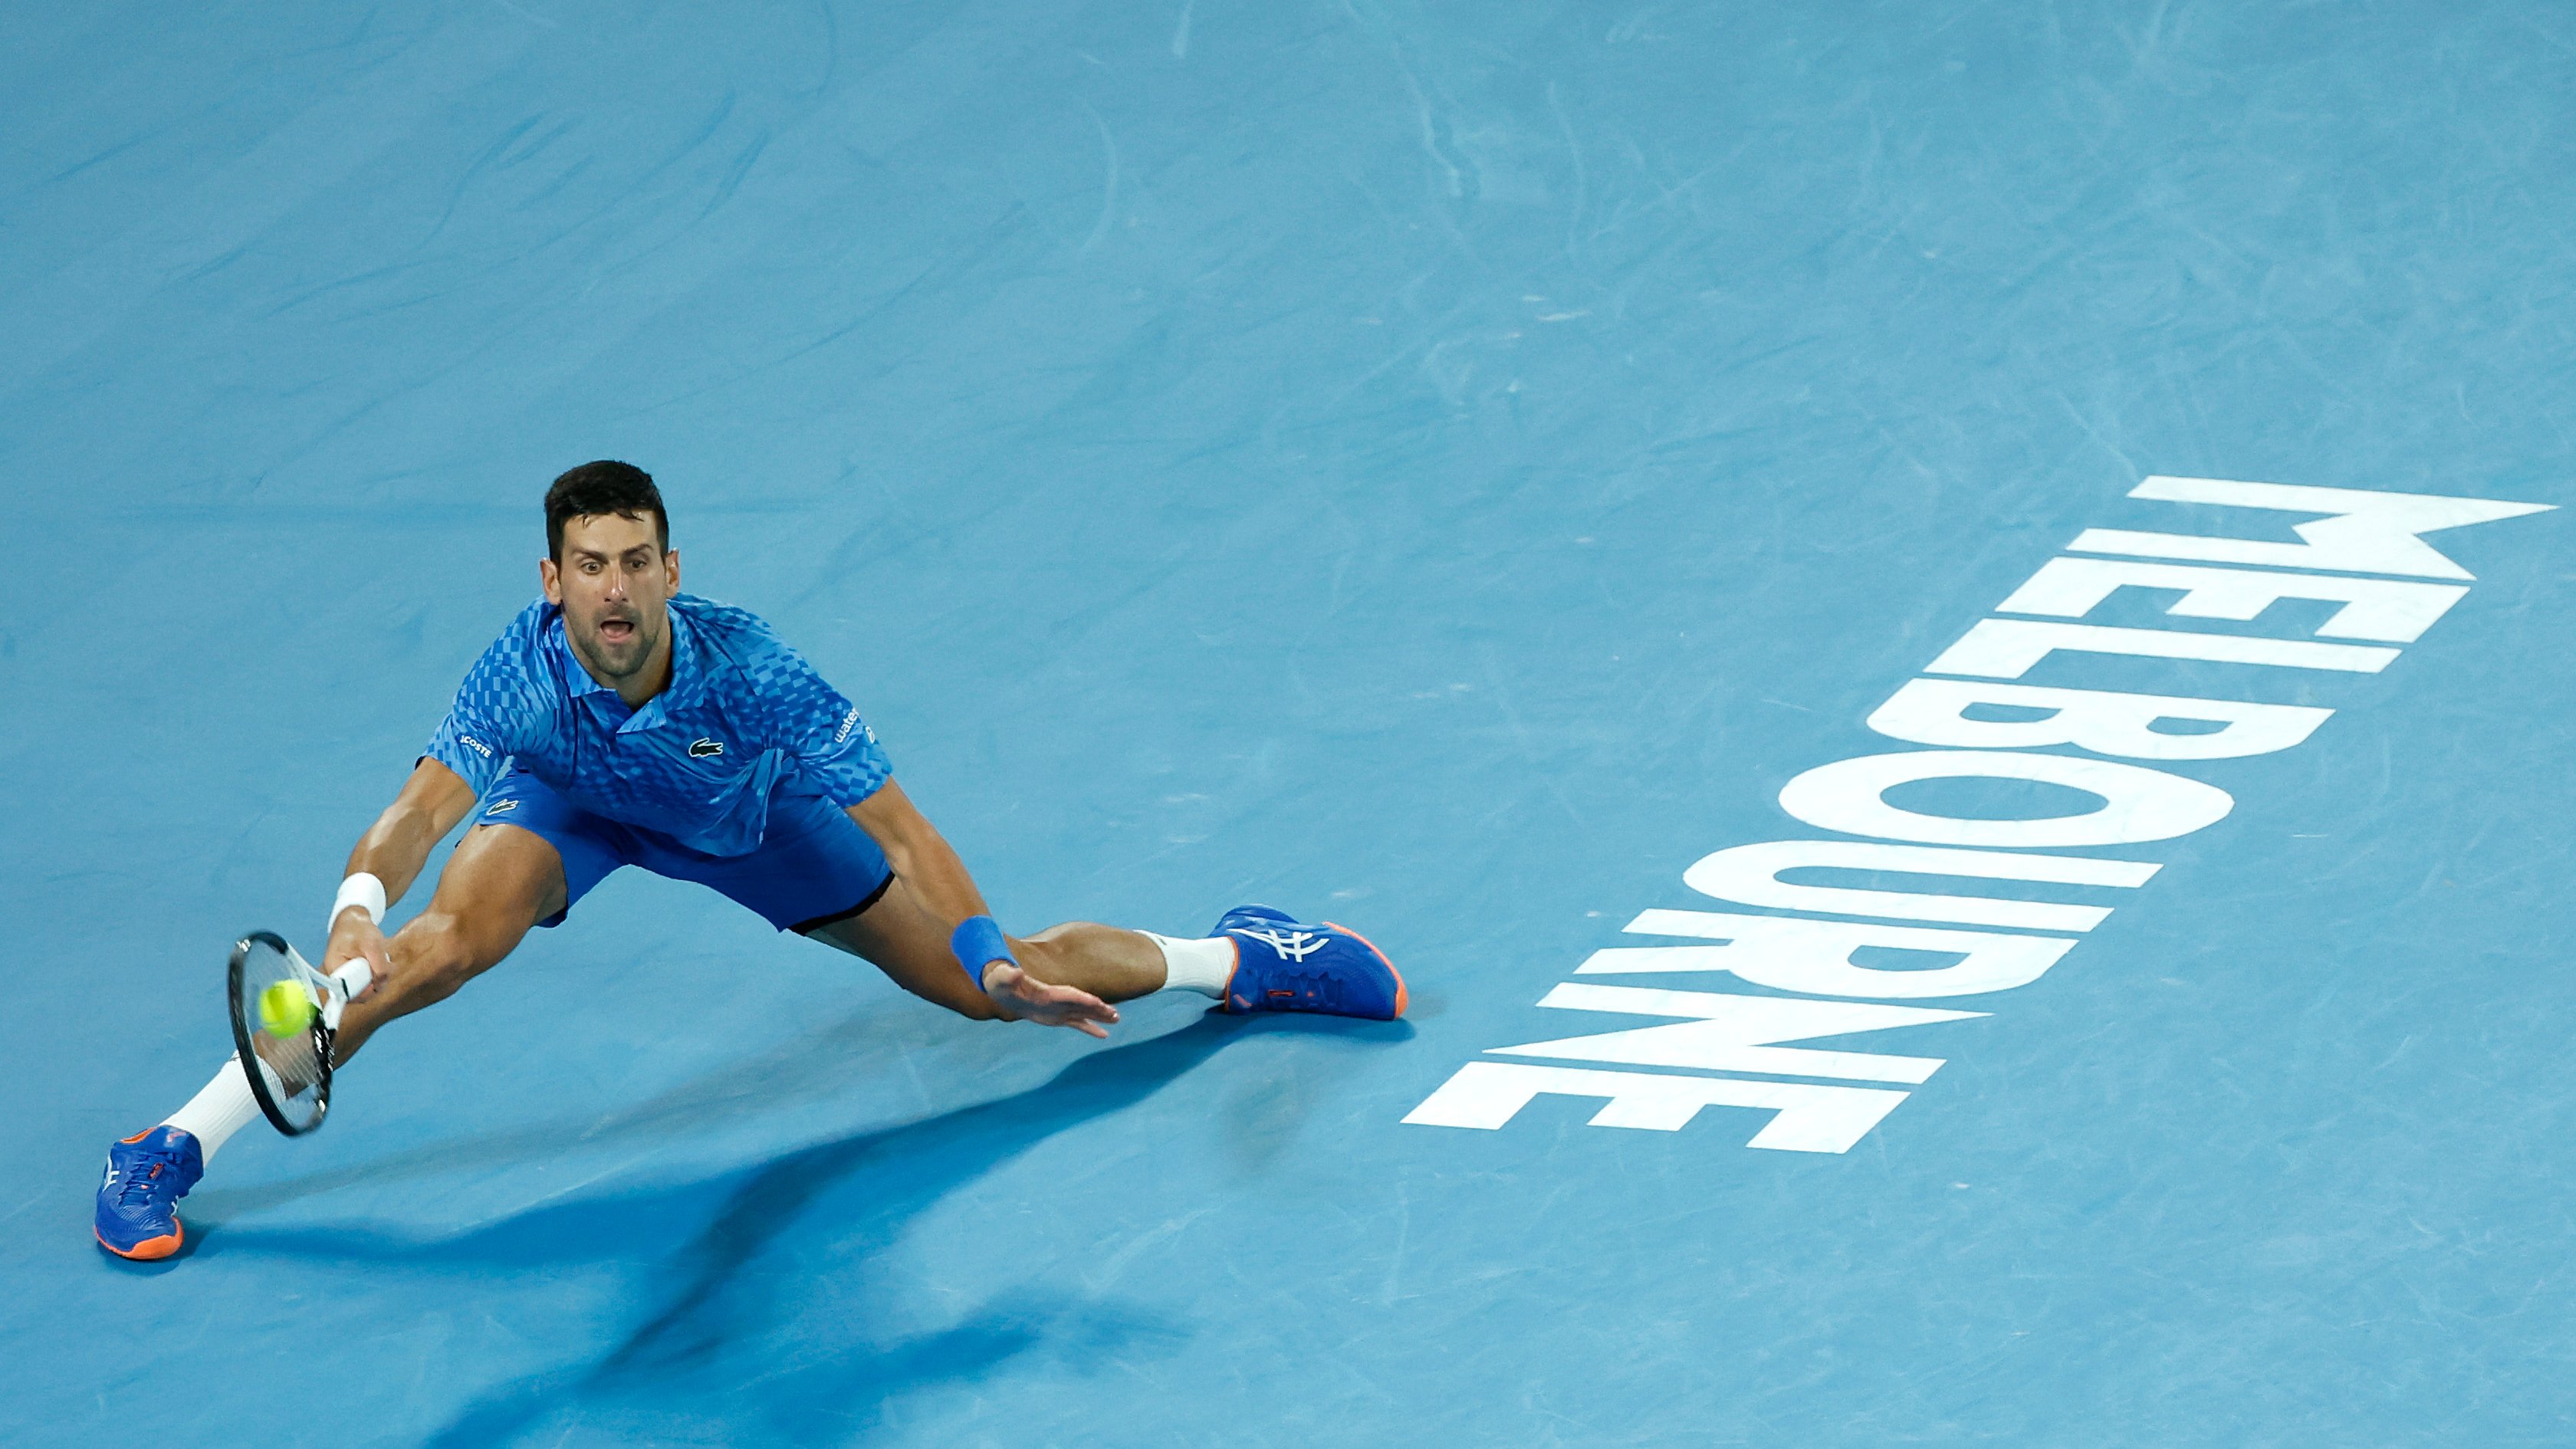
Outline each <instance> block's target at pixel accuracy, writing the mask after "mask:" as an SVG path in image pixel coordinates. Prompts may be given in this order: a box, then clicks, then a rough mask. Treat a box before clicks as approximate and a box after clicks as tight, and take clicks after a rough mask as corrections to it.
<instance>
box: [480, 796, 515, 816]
mask: <svg viewBox="0 0 2576 1449" xmlns="http://www.w3.org/2000/svg"><path fill="white" fill-rule="evenodd" d="M518 808H519V802H518V801H516V800H495V801H493V802H492V803H491V804H490V805H487V806H485V807H484V809H483V818H484V819H486V820H489V819H491V818H492V817H493V816H495V815H507V814H509V813H510V812H511V811H513V810H516V809H518Z"/></svg>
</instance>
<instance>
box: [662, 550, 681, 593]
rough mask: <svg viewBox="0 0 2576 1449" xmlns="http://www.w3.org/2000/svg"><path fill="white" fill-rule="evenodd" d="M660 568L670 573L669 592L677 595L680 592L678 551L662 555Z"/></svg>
mask: <svg viewBox="0 0 2576 1449" xmlns="http://www.w3.org/2000/svg"><path fill="white" fill-rule="evenodd" d="M662 567H663V568H664V569H666V570H668V571H669V572H670V575H671V592H672V593H675V594H676V593H678V592H679V591H680V551H679V550H678V549H676V548H675V549H672V550H670V551H669V552H667V553H665V554H663V555H662Z"/></svg>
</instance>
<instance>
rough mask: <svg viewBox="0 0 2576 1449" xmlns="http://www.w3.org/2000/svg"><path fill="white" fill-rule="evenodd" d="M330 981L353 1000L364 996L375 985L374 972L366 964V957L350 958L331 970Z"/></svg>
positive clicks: (372, 968)
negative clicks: (335, 982) (336, 983)
mask: <svg viewBox="0 0 2576 1449" xmlns="http://www.w3.org/2000/svg"><path fill="white" fill-rule="evenodd" d="M331 979H332V980H334V981H337V982H339V983H340V989H341V990H343V991H345V992H347V993H348V994H349V995H350V996H351V997H353V998H354V997H359V996H364V995H366V994H367V988H368V987H370V986H373V985H374V984H375V983H376V970H375V968H374V967H372V966H369V965H368V964H367V958H366V957H364V956H352V957H350V958H349V959H348V960H346V961H343V962H341V963H340V964H339V965H338V966H337V967H335V968H333V969H332V972H331Z"/></svg>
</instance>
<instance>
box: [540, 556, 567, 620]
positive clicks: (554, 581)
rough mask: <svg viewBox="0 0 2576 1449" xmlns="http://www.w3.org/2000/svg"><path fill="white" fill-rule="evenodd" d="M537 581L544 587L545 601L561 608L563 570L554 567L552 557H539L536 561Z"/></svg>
mask: <svg viewBox="0 0 2576 1449" xmlns="http://www.w3.org/2000/svg"><path fill="white" fill-rule="evenodd" d="M537 582H538V583H539V584H540V585H542V586H543V587H544V588H545V591H546V602H547V603H549V604H552V605H554V606H555V607H556V608H558V609H560V608H562V607H563V571H562V570H561V569H558V568H556V567H555V561H554V560H553V559H550V558H548V559H539V560H538V561H537Z"/></svg>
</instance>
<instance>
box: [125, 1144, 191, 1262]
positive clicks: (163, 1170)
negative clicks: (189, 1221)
mask: <svg viewBox="0 0 2576 1449" xmlns="http://www.w3.org/2000/svg"><path fill="white" fill-rule="evenodd" d="M205 1175H206V1159H205V1155H204V1154H203V1153H201V1152H199V1151H198V1150H197V1139H196V1137H195V1136H194V1135H192V1134H190V1133H186V1132H182V1131H180V1130H179V1129H178V1128H176V1127H173V1126H171V1125H169V1124H168V1123H166V1122H165V1123H163V1124H162V1125H160V1126H158V1127H155V1128H153V1129H151V1130H150V1131H148V1132H137V1133H135V1134H134V1135H133V1136H131V1137H128V1138H126V1139H125V1140H124V1141H122V1142H117V1143H114V1144H111V1145H110V1146H109V1147H108V1149H107V1180H106V1181H105V1182H102V1183H100V1184H99V1185H98V1245H99V1246H100V1247H102V1248H105V1249H107V1250H108V1251H109V1252H111V1253H114V1254H116V1255H117V1256H118V1257H120V1258H144V1259H150V1258H166V1257H169V1256H170V1255H171V1254H172V1253H175V1252H177V1251H179V1247H180V1245H181V1244H182V1243H184V1242H185V1241H186V1240H187V1236H188V1231H187V1229H186V1228H184V1227H182V1226H180V1223H179V1211H178V1203H179V1199H181V1198H183V1197H186V1196H187V1195H188V1189H190V1188H192V1187H195V1186H196V1185H197V1179H198V1178H201V1177H203V1176H205Z"/></svg>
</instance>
